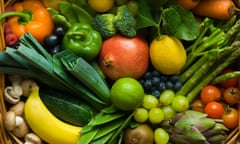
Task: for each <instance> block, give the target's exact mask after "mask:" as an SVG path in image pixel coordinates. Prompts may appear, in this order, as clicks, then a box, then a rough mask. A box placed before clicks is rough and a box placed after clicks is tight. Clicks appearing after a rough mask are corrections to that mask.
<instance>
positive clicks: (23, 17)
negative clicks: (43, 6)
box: [0, 10, 32, 24]
mask: <svg viewBox="0 0 240 144" xmlns="http://www.w3.org/2000/svg"><path fill="white" fill-rule="evenodd" d="M11 16H17V17H19V23H20V24H27V23H28V22H29V21H31V20H32V12H31V11H29V10H24V11H22V12H15V11H10V12H6V13H4V14H2V15H0V21H2V20H3V19H4V18H7V17H11Z"/></svg>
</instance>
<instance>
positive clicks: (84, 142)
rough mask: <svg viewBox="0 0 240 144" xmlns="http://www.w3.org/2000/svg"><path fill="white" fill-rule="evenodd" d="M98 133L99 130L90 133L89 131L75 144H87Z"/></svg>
mask: <svg viewBox="0 0 240 144" xmlns="http://www.w3.org/2000/svg"><path fill="white" fill-rule="evenodd" d="M98 131H99V129H94V130H92V131H90V132H89V133H86V134H83V135H82V136H81V137H80V138H79V140H78V142H77V144H89V143H90V142H91V141H92V140H93V138H94V137H95V135H96V134H97V132H98Z"/></svg>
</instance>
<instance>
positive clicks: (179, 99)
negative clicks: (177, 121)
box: [172, 95, 189, 112]
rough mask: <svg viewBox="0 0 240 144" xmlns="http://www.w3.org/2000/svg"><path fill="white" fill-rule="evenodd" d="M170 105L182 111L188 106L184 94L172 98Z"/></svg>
mask: <svg viewBox="0 0 240 144" xmlns="http://www.w3.org/2000/svg"><path fill="white" fill-rule="evenodd" d="M172 107H173V109H174V110H175V111H177V112H183V111H185V110H187V109H188V108H189V101H188V99H187V98H186V97H185V96H182V95H178V96H176V97H175V98H174V99H173V101H172Z"/></svg>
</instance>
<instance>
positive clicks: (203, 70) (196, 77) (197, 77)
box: [176, 47, 232, 95]
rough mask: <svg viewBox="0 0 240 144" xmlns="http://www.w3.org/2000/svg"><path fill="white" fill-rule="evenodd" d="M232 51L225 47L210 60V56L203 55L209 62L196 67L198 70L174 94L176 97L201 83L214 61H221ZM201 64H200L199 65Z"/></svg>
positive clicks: (230, 48)
mask: <svg viewBox="0 0 240 144" xmlns="http://www.w3.org/2000/svg"><path fill="white" fill-rule="evenodd" d="M231 51H232V47H227V48H224V51H222V52H221V50H219V52H221V53H220V54H217V55H214V56H215V57H212V58H211V55H210V56H209V55H205V56H203V57H208V59H209V61H207V62H205V63H204V64H202V65H200V66H198V67H200V68H199V69H198V70H196V71H195V72H194V74H193V75H192V76H191V77H190V78H189V80H188V81H186V82H185V83H184V85H183V86H182V87H181V89H180V90H179V91H178V92H177V93H176V95H186V94H187V93H188V92H189V91H190V90H191V89H192V88H193V87H195V86H196V85H197V83H198V82H199V81H201V79H202V77H203V76H204V75H205V74H208V73H207V72H208V69H210V68H211V67H212V66H213V65H214V64H215V63H216V61H219V60H221V59H222V58H224V57H225V56H226V55H228V54H229V53H230V52H231ZM200 64H201V63H200Z"/></svg>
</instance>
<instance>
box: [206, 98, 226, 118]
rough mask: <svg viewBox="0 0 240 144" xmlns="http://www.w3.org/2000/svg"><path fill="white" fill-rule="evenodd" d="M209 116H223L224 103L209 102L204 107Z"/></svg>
mask: <svg viewBox="0 0 240 144" xmlns="http://www.w3.org/2000/svg"><path fill="white" fill-rule="evenodd" d="M204 111H205V113H206V114H207V115H208V117H209V118H221V117H222V115H223V113H224V108H223V105H222V104H221V103H219V102H216V101H212V102H209V103H208V104H207V105H206V106H205V109H204Z"/></svg>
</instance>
